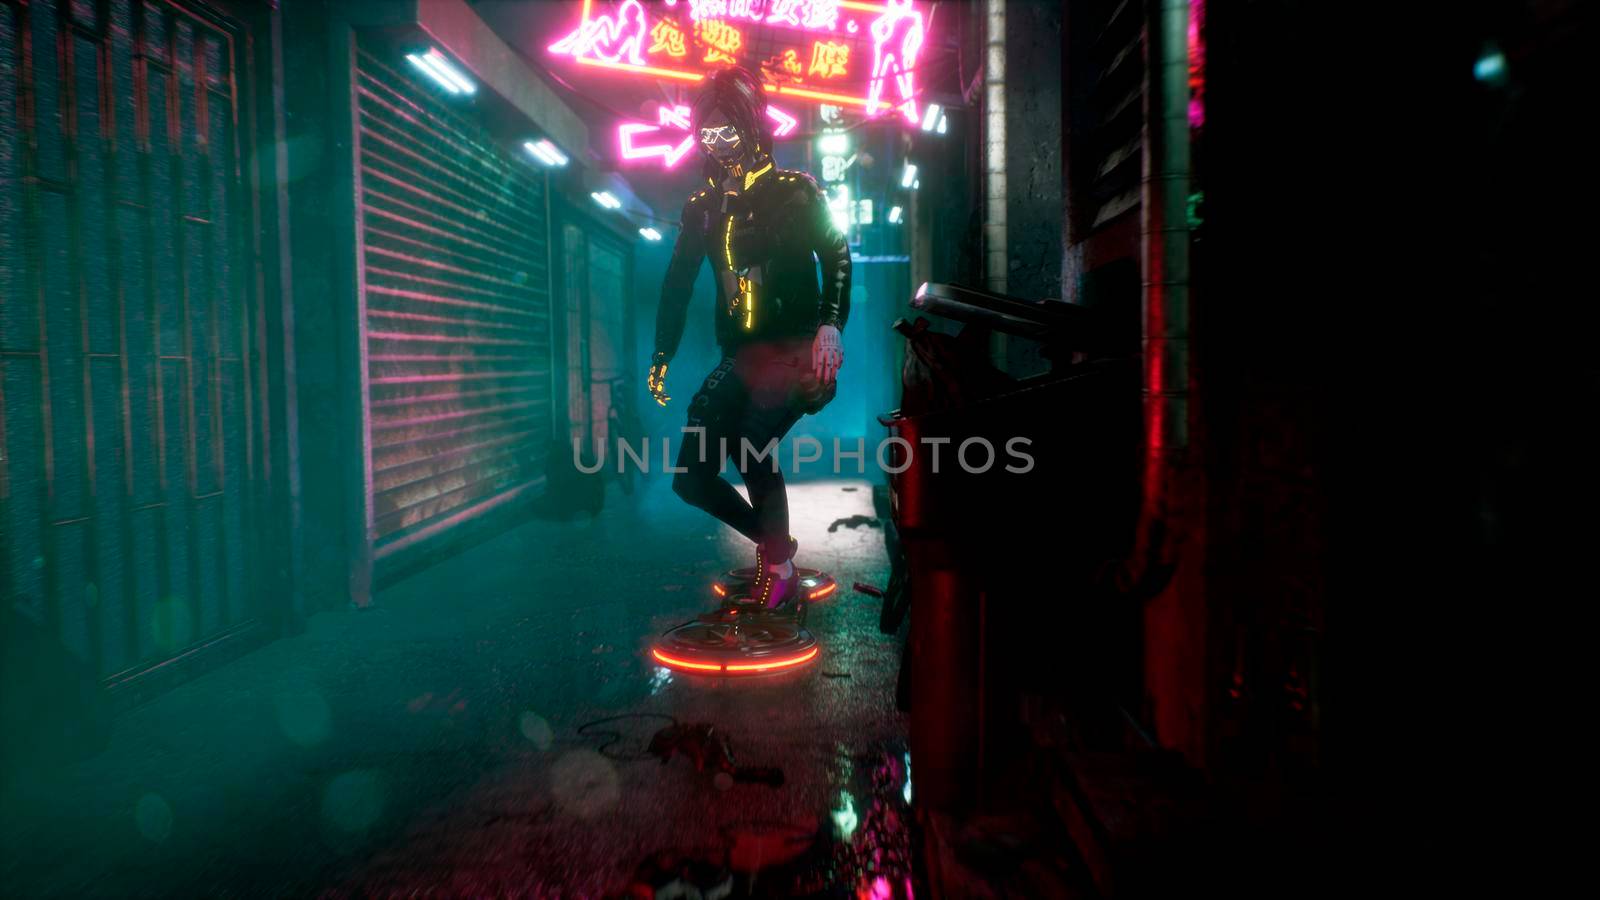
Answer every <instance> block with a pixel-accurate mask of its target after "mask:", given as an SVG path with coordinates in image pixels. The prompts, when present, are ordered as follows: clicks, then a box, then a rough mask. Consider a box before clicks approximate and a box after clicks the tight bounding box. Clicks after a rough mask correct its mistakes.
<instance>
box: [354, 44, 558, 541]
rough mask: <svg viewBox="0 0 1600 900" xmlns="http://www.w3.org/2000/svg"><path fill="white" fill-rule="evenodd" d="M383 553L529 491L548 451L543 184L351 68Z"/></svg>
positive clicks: (425, 95)
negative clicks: (354, 73) (354, 76)
mask: <svg viewBox="0 0 1600 900" xmlns="http://www.w3.org/2000/svg"><path fill="white" fill-rule="evenodd" d="M357 68H358V84H357V92H358V111H359V118H360V121H359V126H360V148H361V157H360V176H361V179H360V181H361V183H360V186H359V191H360V196H359V208H360V210H361V215H362V220H363V221H362V229H361V237H362V244H363V257H364V262H365V274H364V279H365V286H366V291H365V297H366V310H367V321H366V327H367V353H368V374H369V392H368V402H369V410H370V418H369V421H370V427H371V434H370V446H371V460H370V464H371V473H372V479H371V483H372V497H371V515H372V526H373V535H374V539H375V548H376V555H377V556H379V557H382V556H384V555H385V554H386V552H389V551H392V550H393V549H394V548H396V547H398V546H401V545H404V544H409V543H412V542H413V541H416V540H419V539H421V538H424V537H426V538H429V539H432V538H433V537H434V536H436V535H439V534H441V533H443V532H447V531H449V530H451V529H452V528H454V527H455V526H456V525H458V524H461V523H462V522H464V521H466V520H468V519H471V518H472V517H473V516H474V515H476V514H477V513H480V512H483V511H486V510H487V509H488V508H490V507H491V506H493V505H496V504H497V503H500V502H503V501H504V500H506V499H509V498H511V497H513V496H516V495H518V494H521V493H523V492H525V491H527V490H528V489H529V488H531V487H533V486H535V485H536V484H537V483H538V480H539V478H540V476H541V473H542V472H543V466H544V454H545V452H546V450H545V448H546V446H547V444H548V442H549V440H550V422H551V416H550V414H551V410H550V403H551V365H550V294H549V288H548V286H549V271H548V267H549V265H548V247H549V237H550V236H549V221H548V216H547V205H546V202H545V181H544V177H543V176H542V175H540V174H538V173H536V172H535V171H533V170H532V168H531V167H530V166H529V165H527V164H526V163H524V162H523V161H521V160H517V159H513V158H510V157H509V156H508V154H507V153H506V152H505V151H504V150H502V149H500V148H499V147H497V145H496V144H495V143H494V142H493V140H492V139H491V138H489V137H488V136H487V135H486V134H485V133H484V132H483V131H482V130H481V129H480V128H478V127H477V126H476V125H474V124H472V123H471V122H469V121H467V120H465V119H464V118H463V117H462V116H460V115H458V114H457V113H455V112H454V111H452V110H451V109H449V108H448V107H447V106H446V104H445V103H443V102H441V101H440V100H439V99H437V98H436V97H435V96H434V95H433V94H432V93H431V88H429V87H427V86H424V85H421V84H419V83H417V82H416V81H415V80H413V79H412V78H411V77H410V76H409V75H408V74H407V73H404V72H401V71H399V70H397V69H395V68H393V67H391V66H389V65H387V64H386V63H384V62H382V61H380V60H379V59H378V58H377V57H376V56H375V55H373V54H372V53H371V52H369V51H368V50H367V49H363V50H362V51H361V52H360V53H359V54H358V65H357Z"/></svg>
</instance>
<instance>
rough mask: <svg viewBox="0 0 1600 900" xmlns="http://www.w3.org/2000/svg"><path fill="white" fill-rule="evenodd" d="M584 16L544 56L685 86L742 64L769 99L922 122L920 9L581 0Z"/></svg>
mask: <svg viewBox="0 0 1600 900" xmlns="http://www.w3.org/2000/svg"><path fill="white" fill-rule="evenodd" d="M582 10H583V11H582V17H581V19H580V20H579V22H578V24H577V26H576V27H575V28H573V29H572V30H571V31H570V32H569V33H567V34H565V35H564V36H563V37H561V39H560V40H557V41H556V42H555V43H552V44H550V45H549V50H550V52H551V53H553V54H556V55H558V56H561V57H565V58H568V59H570V60H571V61H573V62H575V63H578V64H581V65H585V66H592V67H597V68H602V69H609V70H612V71H614V72H617V73H621V74H626V75H630V76H633V77H639V78H650V79H666V80H671V81H679V82H685V83H693V82H697V81H699V80H700V79H702V78H704V77H705V76H706V74H707V73H708V72H710V71H713V70H715V69H716V68H717V67H719V66H726V65H742V66H746V67H748V68H750V69H751V70H752V71H757V70H759V71H760V73H761V75H762V78H763V80H764V81H766V82H767V89H768V92H769V93H770V94H772V95H774V96H785V97H789V98H791V99H795V100H808V101H814V102H820V103H826V104H830V105H833V106H840V107H848V108H852V109H856V110H859V111H862V112H865V113H866V114H867V115H868V116H878V115H883V114H886V113H895V114H898V115H899V116H900V117H901V118H903V119H904V120H905V121H906V122H908V123H910V124H912V125H915V124H916V123H917V122H918V120H919V119H918V116H917V110H918V107H919V105H920V104H919V103H918V96H917V84H916V74H915V73H916V65H917V57H918V55H919V53H920V51H921V49H922V46H923V42H924V38H925V36H926V34H925V29H926V24H925V23H926V19H925V17H924V14H923V12H922V10H921V9H920V8H919V0H620V2H618V0H583V4H582ZM757 47H760V48H761V50H760V55H755V54H756V51H755V48H757ZM649 127H658V125H651V126H649Z"/></svg>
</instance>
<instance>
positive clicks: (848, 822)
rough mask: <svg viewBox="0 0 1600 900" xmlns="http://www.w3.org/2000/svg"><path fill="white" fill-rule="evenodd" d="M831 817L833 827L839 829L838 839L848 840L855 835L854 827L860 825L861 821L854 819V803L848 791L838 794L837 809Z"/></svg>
mask: <svg viewBox="0 0 1600 900" xmlns="http://www.w3.org/2000/svg"><path fill="white" fill-rule="evenodd" d="M831 815H832V816H833V824H834V827H835V828H838V829H839V838H840V839H841V840H846V841H848V840H850V835H852V834H855V831H856V826H857V825H859V824H861V820H860V819H858V818H857V817H856V801H855V798H853V797H851V796H850V792H849V791H840V792H839V808H838V809H835V810H834V811H833V812H832V814H831Z"/></svg>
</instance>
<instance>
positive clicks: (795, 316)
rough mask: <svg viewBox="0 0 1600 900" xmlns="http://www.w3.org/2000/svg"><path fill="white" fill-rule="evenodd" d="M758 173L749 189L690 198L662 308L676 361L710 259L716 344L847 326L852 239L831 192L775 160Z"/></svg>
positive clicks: (662, 351)
mask: <svg viewBox="0 0 1600 900" xmlns="http://www.w3.org/2000/svg"><path fill="white" fill-rule="evenodd" d="M756 171H757V173H758V174H757V175H756V177H755V179H754V181H752V182H751V183H750V187H749V188H747V189H746V190H745V191H744V193H742V194H737V195H735V194H722V193H721V192H719V191H718V190H717V189H716V188H715V187H708V188H707V189H705V190H702V191H700V192H699V193H697V194H695V195H694V196H692V197H690V198H689V202H688V203H685V204H684V207H683V227H682V230H681V231H680V232H679V233H678V241H677V244H675V245H674V246H673V248H672V262H671V264H670V265H669V266H668V267H667V277H666V280H665V281H664V282H663V283H662V285H661V306H660V307H659V308H658V309H657V311H656V354H657V358H658V359H663V360H670V359H671V358H672V356H673V354H675V353H676V352H677V350H678V342H679V340H681V339H682V337H683V326H684V321H685V319H686V318H687V317H688V310H689V298H690V296H691V295H692V294H693V292H694V281H695V277H696V276H697V275H698V274H699V272H700V261H701V259H709V260H710V261H711V272H712V275H713V278H714V279H715V282H716V289H717V306H716V333H717V343H718V344H720V345H721V346H722V348H723V349H724V350H725V351H727V350H732V349H734V348H737V347H738V346H739V345H741V344H745V343H748V342H751V341H767V340H777V339H782V338H795V337H801V336H804V337H810V336H811V335H813V334H815V333H816V330H817V328H818V326H820V325H824V324H828V325H833V326H835V327H836V328H839V329H841V330H842V329H843V328H844V323H845V319H846V318H847V317H848V316H849V314H850V247H849V245H848V244H846V243H845V238H844V235H843V234H841V233H840V232H839V229H837V228H836V227H834V224H833V218H832V216H831V215H829V210H828V203H827V196H826V195H825V194H824V193H823V192H822V188H821V187H819V186H818V185H817V182H816V181H815V180H814V179H813V178H812V177H811V176H810V175H807V174H805V173H804V172H792V171H789V170H786V169H778V168H774V167H771V166H770V164H769V166H768V168H767V169H766V170H765V171H762V170H760V169H758V170H756ZM730 256H731V268H730ZM818 260H820V261H821V263H822V283H821V285H820V287H819V285H818V283H817V262H818ZM730 287H731V288H732V290H730Z"/></svg>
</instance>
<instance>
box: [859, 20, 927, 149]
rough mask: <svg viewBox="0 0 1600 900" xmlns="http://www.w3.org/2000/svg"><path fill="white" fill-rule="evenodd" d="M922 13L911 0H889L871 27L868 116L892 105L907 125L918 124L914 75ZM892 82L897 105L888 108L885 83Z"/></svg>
mask: <svg viewBox="0 0 1600 900" xmlns="http://www.w3.org/2000/svg"><path fill="white" fill-rule="evenodd" d="M922 38H923V29H922V13H920V12H918V11H916V10H915V9H913V8H912V6H911V0H888V7H887V8H886V9H885V10H884V11H883V15H881V16H879V17H878V18H877V19H876V20H874V21H873V23H872V80H871V82H870V83H869V84H868V86H867V115H869V116H876V115H877V114H878V112H879V110H880V109H881V108H882V107H884V106H889V105H894V106H895V107H896V108H897V109H898V110H899V111H900V114H901V115H902V116H904V117H905V119H906V121H907V122H910V123H911V124H912V125H916V124H917V121H918V119H917V91H916V85H915V83H914V77H915V76H914V75H913V71H914V70H915V68H916V65H917V52H918V51H919V50H921V49H922ZM889 80H893V82H894V86H895V88H896V89H897V91H898V92H899V95H900V102H899V103H898V104H890V103H889V102H888V101H887V100H886V99H885V98H884V96H883V88H884V82H885V81H889Z"/></svg>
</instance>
